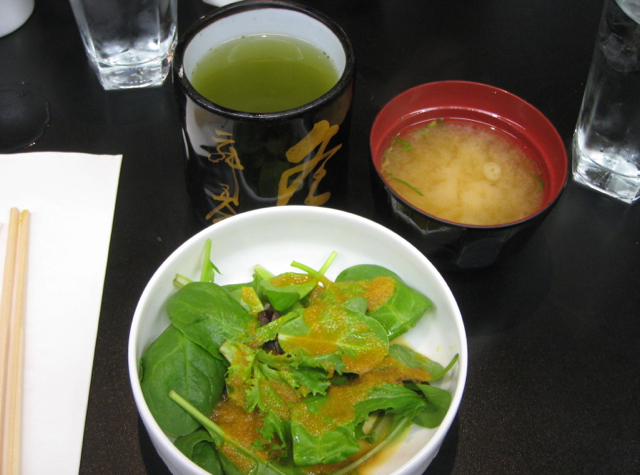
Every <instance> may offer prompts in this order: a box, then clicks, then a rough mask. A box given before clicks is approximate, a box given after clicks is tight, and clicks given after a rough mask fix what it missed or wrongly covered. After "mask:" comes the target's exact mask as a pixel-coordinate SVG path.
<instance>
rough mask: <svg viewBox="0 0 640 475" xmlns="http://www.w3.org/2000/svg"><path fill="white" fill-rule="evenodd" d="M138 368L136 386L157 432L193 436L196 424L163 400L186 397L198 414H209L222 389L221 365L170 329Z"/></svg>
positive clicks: (160, 337)
mask: <svg viewBox="0 0 640 475" xmlns="http://www.w3.org/2000/svg"><path fill="white" fill-rule="evenodd" d="M140 366H141V374H142V379H141V381H140V386H141V387H142V393H143V395H144V398H145V400H146V401H147V405H148V406H149V410H150V411H151V413H152V414H153V417H154V418H155V420H156V422H157V423H158V425H159V426H160V428H161V429H162V430H163V431H164V432H166V433H167V434H169V435H171V436H174V437H175V436H181V435H186V434H188V433H190V432H193V431H194V430H196V429H197V428H198V427H199V424H198V423H197V422H196V421H195V420H194V419H193V418H192V417H190V416H189V415H188V414H186V413H185V412H184V411H182V410H181V409H180V408H178V407H177V406H176V405H175V404H174V403H173V402H172V401H171V400H170V399H169V398H168V397H167V394H169V391H170V390H176V391H180V392H181V393H183V394H185V395H187V396H188V397H189V399H190V400H191V401H192V402H193V404H194V405H195V406H196V407H197V408H198V409H199V410H201V411H203V412H206V413H209V412H211V410H212V409H213V407H214V405H215V404H216V402H217V401H218V399H219V398H220V395H221V393H222V390H223V388H224V374H225V370H226V368H225V366H224V364H223V363H222V361H220V360H219V359H216V358H214V357H213V356H212V355H211V354H210V353H208V352H207V351H205V350H204V349H202V348H201V347H200V346H198V345H196V344H195V343H193V342H192V341H191V340H189V339H188V338H186V337H185V336H184V335H183V334H182V332H180V331H179V330H177V329H176V328H175V327H174V326H172V325H169V326H168V327H167V329H166V330H165V331H164V332H163V333H162V334H161V335H160V336H159V337H158V338H157V339H156V340H155V341H154V342H153V343H151V345H149V348H147V350H146V351H145V352H144V354H143V355H142V358H141V360H140Z"/></svg>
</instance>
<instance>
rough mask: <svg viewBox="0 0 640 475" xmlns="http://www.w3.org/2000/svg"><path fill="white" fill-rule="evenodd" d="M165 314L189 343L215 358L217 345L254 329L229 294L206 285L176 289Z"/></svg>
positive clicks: (206, 283) (249, 316) (199, 284)
mask: <svg viewBox="0 0 640 475" xmlns="http://www.w3.org/2000/svg"><path fill="white" fill-rule="evenodd" d="M167 314H168V315H169V319H170V320H171V323H173V325H175V326H176V327H177V328H178V329H180V331H182V332H183V333H184V334H185V335H186V336H187V337H188V338H189V339H191V340H193V341H194V342H195V343H197V344H199V345H200V346H202V347H203V348H204V349H206V350H207V351H208V352H209V353H211V354H212V355H214V356H216V357H218V358H221V356H220V352H219V348H220V345H222V344H223V343H224V342H225V341H226V340H228V339H237V337H238V335H240V334H241V333H243V332H245V331H247V330H250V329H252V327H255V325H256V320H255V318H254V317H253V316H251V314H250V313H249V312H247V311H246V310H245V309H244V308H243V307H242V305H240V303H239V302H237V301H236V300H234V298H233V297H232V296H231V295H230V294H229V292H227V291H226V290H225V289H224V288H222V287H220V286H219V285H217V284H214V283H210V282H192V283H190V284H187V285H185V286H184V287H182V288H180V289H178V291H177V292H176V293H175V294H174V295H173V296H172V297H171V298H170V299H169V302H168V303H167Z"/></svg>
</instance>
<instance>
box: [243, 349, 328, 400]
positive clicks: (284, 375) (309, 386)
mask: <svg viewBox="0 0 640 475" xmlns="http://www.w3.org/2000/svg"><path fill="white" fill-rule="evenodd" d="M256 362H257V367H258V368H259V370H260V371H261V372H262V374H263V375H264V376H265V377H266V378H267V379H269V380H271V381H280V382H283V383H285V384H287V385H288V386H289V387H291V388H293V389H296V390H300V389H301V388H305V391H306V392H307V393H308V394H313V395H317V394H324V393H326V391H327V389H329V386H330V385H331V382H330V381H329V380H328V379H327V378H328V372H327V371H326V370H325V369H323V368H322V367H313V366H308V365H307V364H306V361H305V360H304V359H303V358H295V357H293V356H290V355H274V354H271V353H266V352H265V351H263V350H258V352H257V354H256Z"/></svg>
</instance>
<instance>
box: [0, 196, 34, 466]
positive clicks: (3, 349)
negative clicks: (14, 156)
mask: <svg viewBox="0 0 640 475" xmlns="http://www.w3.org/2000/svg"><path fill="white" fill-rule="evenodd" d="M29 225H30V213H29V211H27V210H23V211H22V212H19V211H18V209H17V208H12V209H11V212H10V216H9V234H8V236H7V252H6V256H5V265H4V275H3V283H2V302H1V305H0V312H1V313H0V325H1V326H0V375H1V376H2V377H1V378H0V384H1V387H0V404H1V405H0V423H1V424H0V451H1V457H0V460H1V464H2V466H1V470H0V473H1V474H2V475H18V474H19V473H20V461H21V460H20V455H21V454H20V439H21V436H22V433H21V421H22V366H23V354H24V352H23V341H24V325H23V316H24V303H25V288H26V272H27V251H28V247H29Z"/></svg>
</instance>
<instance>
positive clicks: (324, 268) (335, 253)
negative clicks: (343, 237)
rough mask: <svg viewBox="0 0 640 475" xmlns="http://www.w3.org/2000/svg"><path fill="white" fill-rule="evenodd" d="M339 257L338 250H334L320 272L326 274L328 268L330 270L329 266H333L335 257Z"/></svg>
mask: <svg viewBox="0 0 640 475" xmlns="http://www.w3.org/2000/svg"><path fill="white" fill-rule="evenodd" d="M336 257H338V253H337V252H336V251H333V252H332V253H331V255H330V256H329V258H328V259H327V261H326V262H325V263H324V265H323V266H322V267H321V268H320V270H319V271H318V272H319V273H320V274H325V273H326V272H327V270H329V267H330V266H331V264H332V263H333V261H334V259H335V258H336Z"/></svg>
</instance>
